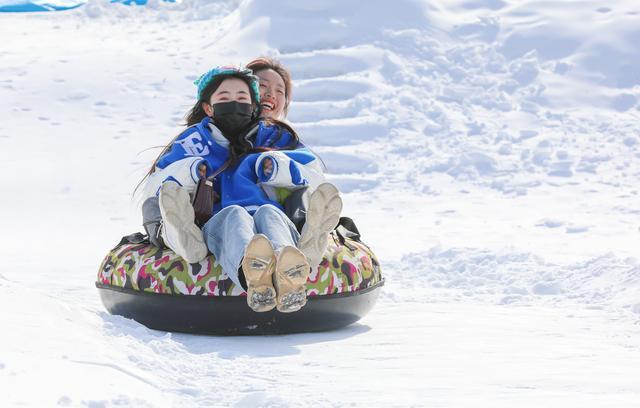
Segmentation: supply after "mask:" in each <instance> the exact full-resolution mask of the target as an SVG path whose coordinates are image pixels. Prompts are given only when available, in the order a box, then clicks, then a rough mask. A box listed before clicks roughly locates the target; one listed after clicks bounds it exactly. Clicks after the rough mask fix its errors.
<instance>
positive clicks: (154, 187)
mask: <svg viewBox="0 0 640 408" xmlns="http://www.w3.org/2000/svg"><path fill="white" fill-rule="evenodd" d="M201 164H204V165H207V162H206V160H205V159H204V158H202V157H188V158H186V159H182V160H178V161H174V162H173V163H171V164H169V165H167V166H166V167H164V168H160V167H156V171H154V172H153V173H151V175H149V177H147V180H146V181H145V184H144V190H143V194H144V198H148V197H153V196H157V195H158V192H159V191H160V186H162V183H165V182H167V181H172V182H174V183H178V184H179V185H180V186H182V187H184V188H186V189H187V191H188V192H189V194H190V195H193V194H194V193H195V191H196V186H197V185H198V181H199V180H200V175H199V174H198V167H199V166H200V165H201Z"/></svg>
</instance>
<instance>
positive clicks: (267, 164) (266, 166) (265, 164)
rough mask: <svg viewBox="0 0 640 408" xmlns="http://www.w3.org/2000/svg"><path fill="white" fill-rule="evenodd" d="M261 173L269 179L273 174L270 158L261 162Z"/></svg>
mask: <svg viewBox="0 0 640 408" xmlns="http://www.w3.org/2000/svg"><path fill="white" fill-rule="evenodd" d="M262 172H263V173H264V175H265V176H266V177H267V178H269V177H271V174H272V173H273V159H272V158H271V157H266V158H265V159H264V160H262Z"/></svg>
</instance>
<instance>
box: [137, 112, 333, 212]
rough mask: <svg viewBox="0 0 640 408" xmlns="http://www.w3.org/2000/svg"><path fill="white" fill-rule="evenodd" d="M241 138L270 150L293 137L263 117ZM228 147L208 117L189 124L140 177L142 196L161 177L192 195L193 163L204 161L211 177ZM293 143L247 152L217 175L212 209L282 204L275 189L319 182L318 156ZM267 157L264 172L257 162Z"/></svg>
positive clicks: (251, 208) (161, 180) (155, 190)
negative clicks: (267, 169) (147, 173)
mask: <svg viewBox="0 0 640 408" xmlns="http://www.w3.org/2000/svg"><path fill="white" fill-rule="evenodd" d="M246 138H247V140H248V141H250V142H251V143H253V146H254V147H268V148H272V149H282V148H286V147H290V146H291V145H292V144H293V141H294V139H293V137H292V136H291V134H290V133H289V132H288V131H286V130H285V129H283V128H281V127H280V126H277V125H267V124H266V123H264V122H263V121H260V122H259V124H258V125H257V126H256V127H255V128H254V129H252V130H251V131H250V132H249V133H248V134H247V136H246ZM228 146H229V141H228V140H227V139H226V138H225V137H224V136H223V135H222V133H221V132H220V130H219V129H218V128H217V127H215V126H214V125H213V124H212V123H211V122H210V118H208V117H207V118H204V119H203V120H202V121H201V122H200V123H199V124H197V125H194V126H191V127H189V128H188V129H187V130H185V131H184V132H183V133H182V134H180V135H179V136H178V137H177V138H176V140H175V141H174V142H173V144H172V146H171V148H170V150H169V151H168V152H167V153H165V154H164V155H163V156H162V157H160V159H159V160H158V162H157V164H156V168H155V171H154V172H153V173H152V174H151V175H150V176H149V177H148V178H147V180H146V183H145V186H144V190H143V194H144V197H143V199H146V198H147V197H150V196H153V195H157V194H158V192H159V189H160V186H161V185H162V183H164V182H167V181H173V182H176V183H178V184H180V185H181V186H183V187H184V188H186V189H187V191H188V192H189V193H190V194H194V193H195V189H196V186H197V184H198V180H199V178H200V177H199V174H198V167H199V166H200V165H201V164H203V163H204V164H205V165H206V167H207V177H208V176H211V175H212V174H213V173H214V172H215V171H216V170H217V169H219V168H220V167H221V166H222V165H223V164H224V163H225V161H226V160H227V159H228V157H229V150H228ZM294 148H295V150H273V151H268V152H265V153H252V154H248V155H246V156H244V157H243V158H242V160H241V161H240V162H239V163H236V164H235V165H233V166H231V167H228V168H227V169H225V170H224V171H222V172H221V173H220V174H218V175H217V176H216V178H215V181H214V189H215V191H216V192H217V193H218V194H219V195H220V201H219V202H218V203H216V204H215V205H214V208H213V210H214V213H215V212H217V211H219V210H220V209H222V208H225V207H228V206H230V205H239V206H241V207H244V208H245V209H246V210H247V211H249V212H250V213H253V212H254V211H255V210H257V209H258V207H260V206H261V205H265V204H272V205H274V206H276V207H278V208H280V209H282V206H281V205H280V203H278V202H277V201H276V195H275V188H287V189H297V188H301V187H309V190H310V191H313V190H314V189H315V187H317V186H318V185H319V184H321V183H322V182H323V181H324V175H323V172H322V166H321V163H320V160H319V159H318V158H317V157H316V156H315V155H314V154H313V153H311V151H310V150H309V149H307V148H306V147H305V146H304V145H303V144H302V143H297V144H296V145H295V146H294ZM267 159H271V160H272V166H271V169H272V171H271V172H267V173H265V171H264V170H263V169H264V166H263V165H262V164H263V161H264V160H267Z"/></svg>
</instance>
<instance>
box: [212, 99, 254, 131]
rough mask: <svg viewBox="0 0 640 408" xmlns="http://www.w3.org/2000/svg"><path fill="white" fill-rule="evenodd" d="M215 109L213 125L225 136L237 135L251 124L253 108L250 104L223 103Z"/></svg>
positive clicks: (216, 105)
mask: <svg viewBox="0 0 640 408" xmlns="http://www.w3.org/2000/svg"><path fill="white" fill-rule="evenodd" d="M211 106H212V107H213V124H214V125H216V127H217V128H218V129H220V130H221V131H222V134H223V135H225V136H227V137H228V136H232V135H237V134H238V133H240V132H241V131H242V130H244V129H245V128H246V127H247V125H248V124H249V123H250V122H251V119H252V113H253V106H252V105H251V104H249V103H239V102H235V101H234V102H222V103H216V104H214V105H211Z"/></svg>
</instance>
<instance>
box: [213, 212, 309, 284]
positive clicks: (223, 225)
mask: <svg viewBox="0 0 640 408" xmlns="http://www.w3.org/2000/svg"><path fill="white" fill-rule="evenodd" d="M202 232H203V233H204V239H205V242H206V244H207V248H209V251H210V252H211V253H212V254H213V255H214V256H215V257H216V260H217V261H218V263H219V264H220V265H221V266H222V270H223V271H224V272H225V273H226V274H227V275H229V278H231V280H232V281H233V282H234V283H235V284H236V285H238V287H243V286H242V284H241V283H240V277H239V272H238V269H239V268H240V263H241V262H242V258H243V256H244V251H245V248H246V247H247V245H248V244H249V241H251V238H252V237H253V236H254V235H255V234H264V235H266V237H267V238H269V241H271V244H272V245H273V249H274V250H276V251H277V250H279V249H281V248H283V247H285V246H297V243H298V241H299V240H300V233H298V230H297V229H296V226H295V225H294V224H293V222H291V220H290V219H289V218H287V216H286V215H285V214H284V213H283V212H282V211H281V210H280V209H278V208H277V207H275V206H273V205H268V204H267V205H263V206H261V207H260V208H258V209H257V210H256V212H255V213H254V214H253V216H252V215H251V214H249V212H247V210H245V209H244V208H243V207H240V206H237V205H232V206H229V207H226V208H223V209H222V210H220V211H219V212H218V213H217V214H215V215H214V216H213V217H212V218H211V219H210V220H209V221H207V223H206V224H205V225H204V227H202ZM245 289H246V288H245Z"/></svg>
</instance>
